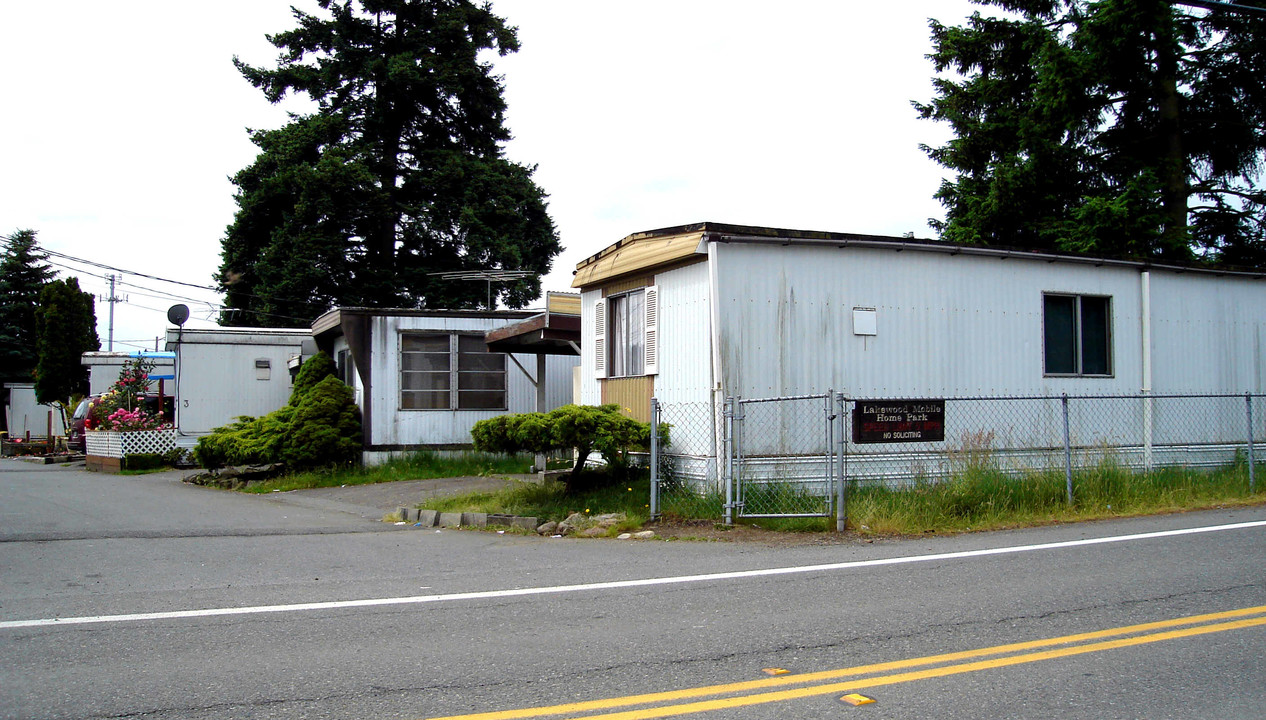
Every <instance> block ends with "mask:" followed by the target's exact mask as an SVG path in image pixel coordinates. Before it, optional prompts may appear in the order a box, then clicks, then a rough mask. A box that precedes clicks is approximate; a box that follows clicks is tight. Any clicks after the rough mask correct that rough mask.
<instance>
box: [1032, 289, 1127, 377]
mask: <svg viewBox="0 0 1266 720" xmlns="http://www.w3.org/2000/svg"><path fill="white" fill-rule="evenodd" d="M1042 303H1043V305H1042V323H1043V334H1044V341H1043V349H1044V361H1045V367H1044V371H1045V373H1046V374H1047V375H1095V376H1108V375H1111V374H1112V343H1111V339H1112V306H1111V298H1107V297H1099V296H1093V295H1050V294H1048V295H1044V296H1043V298H1042Z"/></svg>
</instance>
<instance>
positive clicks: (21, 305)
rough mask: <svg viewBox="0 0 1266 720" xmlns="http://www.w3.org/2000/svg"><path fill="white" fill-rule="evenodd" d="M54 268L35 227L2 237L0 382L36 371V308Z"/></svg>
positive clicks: (24, 379) (28, 376)
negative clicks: (50, 264) (38, 241)
mask: <svg viewBox="0 0 1266 720" xmlns="http://www.w3.org/2000/svg"><path fill="white" fill-rule="evenodd" d="M53 275H54V273H53V269H52V268H51V267H49V265H48V255H46V254H44V252H43V251H42V250H40V248H39V244H38V243H37V242H36V237H35V231H34V230H18V231H17V232H15V233H13V234H12V235H9V236H7V237H6V238H5V239H4V253H3V255H0V382H31V380H32V373H33V372H34V371H35V363H36V357H37V355H36V352H35V310H36V308H38V307H39V302H40V290H41V289H42V288H43V287H44V285H45V284H47V283H48V282H49V281H50V280H52V279H53Z"/></svg>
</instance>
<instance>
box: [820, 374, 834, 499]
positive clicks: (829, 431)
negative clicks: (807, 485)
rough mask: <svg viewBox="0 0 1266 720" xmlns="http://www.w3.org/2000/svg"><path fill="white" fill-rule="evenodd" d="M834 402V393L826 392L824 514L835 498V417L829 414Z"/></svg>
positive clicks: (824, 406)
mask: <svg viewBox="0 0 1266 720" xmlns="http://www.w3.org/2000/svg"><path fill="white" fill-rule="evenodd" d="M834 402H835V391H834V390H827V391H826V398H825V402H824V403H823V408H822V409H823V412H824V413H825V414H824V416H823V419H824V420H825V421H826V475H825V477H824V478H823V480H824V481H825V485H826V493H825V495H826V498H825V500H826V508H825V512H826V513H828V517H829V513H830V512H831V502H832V499H833V498H834V497H835V415H834V414H832V413H831V405H832V404H833V403H834Z"/></svg>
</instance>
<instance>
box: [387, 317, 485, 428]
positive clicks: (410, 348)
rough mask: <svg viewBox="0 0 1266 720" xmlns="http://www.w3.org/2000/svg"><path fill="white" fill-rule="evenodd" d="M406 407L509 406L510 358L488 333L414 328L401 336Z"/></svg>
mask: <svg viewBox="0 0 1266 720" xmlns="http://www.w3.org/2000/svg"><path fill="white" fill-rule="evenodd" d="M400 407H401V409H404V410H453V409H456V410H504V409H505V408H506V357H505V355H504V354H502V353H490V352H488V347H487V345H485V344H484V339H483V336H482V335H459V334H454V333H408V334H405V335H402V336H401V340H400Z"/></svg>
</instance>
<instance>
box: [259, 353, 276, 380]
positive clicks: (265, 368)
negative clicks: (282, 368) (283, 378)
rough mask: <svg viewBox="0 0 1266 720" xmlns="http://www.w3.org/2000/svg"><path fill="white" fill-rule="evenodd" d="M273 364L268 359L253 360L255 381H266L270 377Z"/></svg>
mask: <svg viewBox="0 0 1266 720" xmlns="http://www.w3.org/2000/svg"><path fill="white" fill-rule="evenodd" d="M272 371H273V362H272V360H269V359H268V358H257V359H256V360H255V379H256V380H268V379H270V378H271V377H272Z"/></svg>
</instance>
